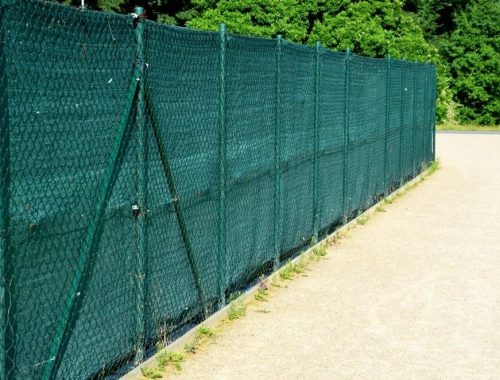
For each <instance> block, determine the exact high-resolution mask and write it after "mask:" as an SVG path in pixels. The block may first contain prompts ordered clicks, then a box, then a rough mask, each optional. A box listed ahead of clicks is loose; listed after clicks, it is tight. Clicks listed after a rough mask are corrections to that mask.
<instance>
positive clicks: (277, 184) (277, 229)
mask: <svg viewBox="0 0 500 380" xmlns="http://www.w3.org/2000/svg"><path fill="white" fill-rule="evenodd" d="M282 49H283V38H282V36H281V35H280V34H278V35H277V36H276V104H275V117H276V120H275V123H274V262H273V267H274V269H275V270H276V269H278V267H279V265H280V252H281V249H280V246H281V60H282V55H283V52H282Z"/></svg>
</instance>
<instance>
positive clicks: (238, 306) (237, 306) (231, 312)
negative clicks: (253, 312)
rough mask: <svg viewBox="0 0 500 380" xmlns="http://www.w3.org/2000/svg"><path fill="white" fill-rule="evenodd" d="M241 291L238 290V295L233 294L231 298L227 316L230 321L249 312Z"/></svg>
mask: <svg viewBox="0 0 500 380" xmlns="http://www.w3.org/2000/svg"><path fill="white" fill-rule="evenodd" d="M240 296H241V293H239V292H238V294H237V295H236V297H234V296H233V295H231V297H230V299H229V302H230V303H229V307H228V309H227V318H228V319H229V320H230V321H233V320H235V319H238V318H241V317H243V316H244V315H246V313H247V307H246V305H245V303H244V302H243V300H242V299H241V297H240Z"/></svg>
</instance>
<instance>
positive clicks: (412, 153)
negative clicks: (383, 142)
mask: <svg viewBox="0 0 500 380" xmlns="http://www.w3.org/2000/svg"><path fill="white" fill-rule="evenodd" d="M416 65H417V63H416V62H412V66H413V116H412V124H413V128H412V130H413V145H412V150H411V156H412V168H411V170H412V173H411V174H412V176H414V175H415V174H416V172H417V165H416V156H415V151H416V149H415V145H416V141H415V139H416V134H417V131H416V130H417V125H416V118H415V113H416V111H415V109H416V106H417V69H416Z"/></svg>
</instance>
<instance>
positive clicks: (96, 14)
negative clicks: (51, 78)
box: [0, 0, 436, 70]
mask: <svg viewBox="0 0 500 380" xmlns="http://www.w3.org/2000/svg"><path fill="white" fill-rule="evenodd" d="M18 4H38V5H40V6H43V7H44V9H45V10H46V12H47V14H48V15H51V14H53V13H59V12H62V13H66V14H68V16H70V14H71V13H73V17H78V16H81V17H86V18H87V17H88V18H95V19H96V21H99V19H101V20H110V19H116V20H118V19H120V20H129V21H130V22H131V23H132V21H133V20H134V18H137V17H138V15H136V14H133V13H132V14H128V15H126V14H118V13H106V12H101V11H96V10H92V9H87V8H83V9H82V8H75V7H72V6H68V5H65V4H59V3H53V2H49V1H47V0H0V7H1V8H7V7H10V6H15V5H18ZM144 21H145V28H146V30H147V29H148V28H165V29H170V30H175V31H176V32H179V33H186V34H199V35H201V34H204V35H208V34H212V35H218V34H219V31H204V30H197V29H191V28H186V27H181V26H177V25H165V24H160V23H158V22H155V21H152V20H144ZM131 25H132V24H131ZM226 36H227V37H226V38H228V39H232V38H234V39H241V40H248V41H273V40H276V37H277V36H276V37H275V38H267V37H260V36H247V35H240V34H235V33H231V32H227V33H226ZM282 41H283V43H284V44H286V45H288V46H291V47H297V48H298V49H305V50H309V49H310V50H316V42H314V43H312V44H308V45H303V44H299V43H295V42H292V41H287V40H285V39H282ZM320 52H321V54H326V53H333V54H341V55H342V56H345V55H346V53H345V52H342V51H337V50H333V49H329V48H326V47H323V46H321V49H320ZM356 57H359V58H362V59H366V60H376V61H382V60H386V59H387V57H384V58H381V57H377V58H374V57H367V56H363V55H357V54H355V53H353V52H351V53H350V58H356ZM391 62H402V63H406V64H415V63H416V64H418V65H419V66H422V67H432V68H433V69H434V70H435V69H436V67H435V65H434V64H432V63H430V62H417V61H407V60H405V59H395V58H394V57H391Z"/></svg>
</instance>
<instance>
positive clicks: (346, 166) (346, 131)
mask: <svg viewBox="0 0 500 380" xmlns="http://www.w3.org/2000/svg"><path fill="white" fill-rule="evenodd" d="M350 57H351V49H349V48H347V50H346V52H345V61H344V91H345V97H344V98H345V101H344V154H343V161H344V163H343V164H344V165H343V180H342V217H343V223H344V224H345V223H346V222H347V219H348V217H347V199H346V197H347V182H348V174H349V173H348V171H349V60H350Z"/></svg>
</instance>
